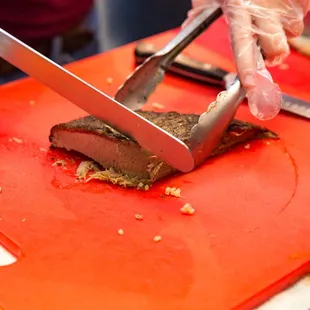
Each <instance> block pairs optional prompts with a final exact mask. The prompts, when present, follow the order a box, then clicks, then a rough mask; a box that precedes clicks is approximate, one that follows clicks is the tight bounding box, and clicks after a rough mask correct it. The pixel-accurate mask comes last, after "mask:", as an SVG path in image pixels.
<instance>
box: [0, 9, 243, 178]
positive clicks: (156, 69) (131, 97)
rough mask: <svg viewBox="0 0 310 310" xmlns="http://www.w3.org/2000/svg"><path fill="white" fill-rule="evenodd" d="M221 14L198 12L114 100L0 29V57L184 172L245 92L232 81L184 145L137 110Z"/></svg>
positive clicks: (213, 141) (203, 153) (215, 139)
mask: <svg viewBox="0 0 310 310" xmlns="http://www.w3.org/2000/svg"><path fill="white" fill-rule="evenodd" d="M221 15H222V11H221V9H220V8H219V7H218V8H213V9H208V10H205V11H204V12H202V13H201V14H200V15H199V16H198V17H197V18H195V19H194V20H193V21H192V22H191V23H190V24H189V25H188V26H187V27H185V28H184V29H183V30H182V31H181V32H180V33H179V34H178V35H177V36H176V37H175V38H174V39H173V40H172V41H171V42H169V43H168V44H167V45H166V46H165V47H164V48H163V49H161V50H160V51H159V52H158V53H156V54H155V55H153V56H152V57H150V58H148V59H147V60H146V61H145V62H144V64H143V65H141V66H140V67H139V68H137V70H136V71H135V72H134V73H133V74H132V75H131V76H130V77H129V78H128V79H127V80H126V81H125V83H124V85H123V86H122V87H121V88H120V89H119V90H118V92H117V94H116V96H115V99H113V98H111V97H110V96H108V95H107V94H105V93H104V92H102V91H100V90H99V89H97V88H95V87H94V86H92V85H90V84H89V83H87V82H85V81H84V80H82V79H81V78H79V77H77V76H75V75H74V74H73V73H71V72H69V71H68V70H66V69H65V68H63V67H61V66H60V65H58V64H56V63H54V62H53V61H52V60H50V59H48V58H47V57H45V56H43V55H42V54H40V53H38V52H37V51H35V50H34V49H32V48H31V47H29V46H28V45H26V44H25V43H23V42H21V41H20V40H18V39H17V38H15V37H14V36H12V35H11V34H9V33H7V32H6V31H4V30H3V29H1V28H0V57H2V58H4V59H5V60H6V61H8V62H10V63H11V64H13V65H14V66H16V67H17V68H19V69H21V70H22V71H24V72H26V73H27V74H29V75H30V76H32V77H33V78H35V79H37V80H39V81H41V82H42V83H44V84H45V85H47V86H48V87H50V88H51V89H53V90H54V91H56V92H57V93H58V94H60V95H61V96H63V97H65V98H66V99H68V100H69V101H71V102H72V103H74V104H75V105H77V106H78V107H80V108H81V109H83V110H84V111H86V112H87V113H89V114H91V115H93V116H95V117H97V118H98V119H100V120H102V121H103V122H105V123H106V124H108V125H110V126H111V127H113V128H115V129H117V130H119V131H120V132H122V133H123V134H124V135H126V136H127V137H129V138H132V139H133V140H135V141H137V142H138V143H139V144H140V145H141V146H142V147H144V148H145V149H147V150H148V151H150V152H151V153H153V154H154V155H156V156H158V157H159V158H161V159H162V160H163V161H165V162H166V163H168V164H170V165H171V166H173V167H174V168H176V169H178V170H180V171H182V172H189V171H191V170H193V169H194V168H195V166H197V165H199V164H200V163H201V162H202V161H203V160H204V159H205V158H206V157H208V155H209V154H210V153H211V152H212V151H213V150H214V149H215V147H216V146H217V145H218V143H219V142H220V139H221V137H222V135H223V132H224V130H225V129H226V127H227V126H228V124H229V122H230V121H231V119H232V118H233V117H234V115H235V113H236V110H237V108H238V106H239V104H240V103H241V101H242V99H243V98H244V95H245V92H244V90H243V89H242V88H241V85H240V82H239V80H238V79H236V80H235V81H234V82H233V83H232V85H231V86H230V87H229V89H227V90H226V91H223V92H221V93H220V94H219V95H218V97H217V99H216V101H215V102H213V103H211V104H210V105H209V107H208V109H207V111H206V112H205V113H203V114H202V115H201V116H200V119H199V122H198V124H197V125H196V126H194V128H192V132H191V137H190V139H189V145H186V144H185V143H184V142H182V141H181V140H179V139H177V138H176V137H174V136H172V135H171V134H169V133H168V132H167V131H165V130H163V129H162V128H160V127H158V126H156V125H155V124H153V123H151V122H150V121H148V120H146V119H145V118H143V117H142V116H140V115H139V114H137V113H135V112H134V110H135V109H139V108H141V107H142V106H143V105H144V104H145V102H146V101H147V98H148V97H149V96H150V94H151V93H152V92H153V91H154V90H155V88H156V86H157V85H158V84H159V83H160V82H161V81H162V79H163V77H164V74H165V71H166V70H167V68H168V67H169V66H170V65H171V64H172V63H173V61H174V59H175V58H176V57H177V56H178V54H179V53H180V52H181V51H182V50H183V49H184V48H185V47H186V46H188V45H189V44H190V43H191V42H192V41H193V40H194V39H195V38H196V37H197V36H198V35H199V34H201V33H202V32H203V31H204V30H205V29H206V28H208V27H209V26H210V25H211V24H212V23H213V22H214V21H215V20H216V19H217V18H218V17H220V16H221ZM176 154H177V155H176Z"/></svg>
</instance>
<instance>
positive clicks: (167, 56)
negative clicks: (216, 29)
mask: <svg viewBox="0 0 310 310" xmlns="http://www.w3.org/2000/svg"><path fill="white" fill-rule="evenodd" d="M221 15H222V10H221V8H220V7H216V8H212V9H206V10H205V11H203V12H202V13H201V14H200V15H199V16H197V17H196V18H195V19H194V20H193V21H192V22H191V23H190V24H189V25H188V26H187V27H185V28H184V29H183V30H182V31H181V32H180V33H179V34H178V35H177V36H176V37H175V38H174V39H173V40H171V41H170V42H169V43H168V44H167V45H166V46H165V47H163V48H162V49H161V50H159V51H158V52H157V53H155V54H154V55H152V56H150V57H149V58H148V59H146V60H145V61H144V62H143V63H142V64H141V65H140V66H138V67H137V69H136V70H135V71H134V72H133V73H132V74H131V75H130V76H129V77H128V78H127V80H126V81H125V83H124V84H123V85H122V86H121V87H120V88H119V89H118V91H117V93H116V95H115V97H114V99H115V100H116V101H118V102H120V103H122V104H123V105H125V106H126V107H128V108H130V109H132V110H139V109H141V108H142V106H143V105H144V104H145V103H146V102H147V99H148V97H149V96H150V95H151V94H152V93H153V92H154V91H155V89H156V87H157V86H158V84H160V82H161V81H162V80H163V78H164V75H165V72H166V70H167V69H168V68H169V66H170V65H171V64H172V63H173V61H174V59H175V58H176V57H177V56H178V55H179V54H180V53H181V52H182V51H183V49H184V48H185V47H187V46H188V45H189V44H190V43H191V42H192V41H193V40H194V39H195V38H197V37H198V36H199V35H200V34H201V33H202V32H203V31H204V30H205V29H206V28H208V27H209V26H210V25H211V24H212V23H213V22H214V21H215V20H217V19H218V18H219V17H220V16H221ZM245 94H246V93H245V90H244V89H243V88H242V86H241V83H240V81H239V79H238V77H236V76H235V75H233V80H232V81H231V84H230V86H229V87H228V89H227V90H225V91H222V92H220V93H219V94H218V96H217V98H216V100H215V101H214V102H212V103H211V104H209V105H208V107H207V109H206V112H204V113H203V114H201V115H200V118H199V121H198V124H197V125H195V126H194V127H193V128H192V131H191V135H190V139H189V148H190V150H191V153H192V156H193V159H194V163H195V166H197V165H199V164H201V163H202V162H203V161H204V160H205V159H206V158H207V157H208V156H209V155H210V154H211V153H212V151H213V150H214V149H215V148H216V147H217V145H218V144H219V143H220V140H221V138H222V136H223V134H224V131H225V130H226V128H227V127H228V125H229V123H230V122H231V120H232V119H233V118H234V116H235V114H236V111H237V109H238V107H239V105H240V103H241V102H242V100H243V99H244V98H245ZM171 156H177V155H174V154H171Z"/></svg>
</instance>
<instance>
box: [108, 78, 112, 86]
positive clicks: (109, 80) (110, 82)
mask: <svg viewBox="0 0 310 310" xmlns="http://www.w3.org/2000/svg"><path fill="white" fill-rule="evenodd" d="M107 83H108V84H109V85H111V84H112V83H113V79H112V78H111V77H108V78H107Z"/></svg>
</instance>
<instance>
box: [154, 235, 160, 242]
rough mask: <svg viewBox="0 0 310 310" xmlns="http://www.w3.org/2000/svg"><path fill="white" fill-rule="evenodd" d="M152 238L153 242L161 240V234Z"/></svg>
mask: <svg viewBox="0 0 310 310" xmlns="http://www.w3.org/2000/svg"><path fill="white" fill-rule="evenodd" d="M153 240H154V242H159V241H161V236H155V237H154V239H153Z"/></svg>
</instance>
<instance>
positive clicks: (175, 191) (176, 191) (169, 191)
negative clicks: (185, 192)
mask: <svg viewBox="0 0 310 310" xmlns="http://www.w3.org/2000/svg"><path fill="white" fill-rule="evenodd" d="M165 194H166V195H167V196H174V197H178V198H179V197H181V189H180V188H176V187H169V186H167V187H166V189H165Z"/></svg>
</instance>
